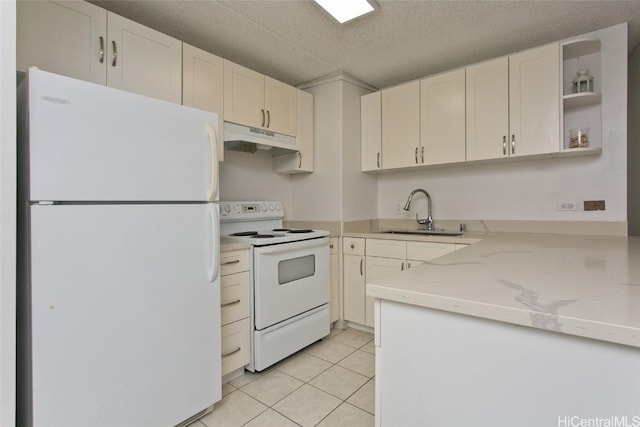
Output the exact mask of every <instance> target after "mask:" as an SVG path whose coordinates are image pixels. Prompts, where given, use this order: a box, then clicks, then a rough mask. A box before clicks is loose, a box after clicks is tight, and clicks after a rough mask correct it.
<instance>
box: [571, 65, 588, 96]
mask: <svg viewBox="0 0 640 427" xmlns="http://www.w3.org/2000/svg"><path fill="white" fill-rule="evenodd" d="M583 92H593V77H591V76H590V75H589V70H586V69H583V70H578V72H577V74H576V77H575V78H574V79H573V93H583Z"/></svg>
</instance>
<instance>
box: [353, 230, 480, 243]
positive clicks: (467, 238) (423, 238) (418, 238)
mask: <svg viewBox="0 0 640 427" xmlns="http://www.w3.org/2000/svg"><path fill="white" fill-rule="evenodd" d="M486 236H487V233H465V234H464V235H462V236H427V235H420V234H403V233H383V232H376V231H371V232H368V233H344V234H343V235H342V237H359V238H364V239H383V240H409V241H414V242H434V243H460V244H463V245H471V244H473V243H477V242H480V241H481V240H482V239H483V238H485V237H486Z"/></svg>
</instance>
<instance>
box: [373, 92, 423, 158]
mask: <svg viewBox="0 0 640 427" xmlns="http://www.w3.org/2000/svg"><path fill="white" fill-rule="evenodd" d="M419 146H420V82H419V81H413V82H409V83H405V84H402V85H399V86H395V87H392V88H390V89H384V90H383V91H382V164H383V165H384V168H385V169H394V168H403V167H408V166H417V165H418V164H420V152H419V151H420V147H419Z"/></svg>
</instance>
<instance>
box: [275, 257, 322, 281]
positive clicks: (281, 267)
mask: <svg viewBox="0 0 640 427" xmlns="http://www.w3.org/2000/svg"><path fill="white" fill-rule="evenodd" d="M314 274H316V256H315V255H307V256H302V257H299V258H291V259H286V260H284V261H280V262H279V263H278V283H279V284H281V285H284V284H285V283H289V282H293V281H296V280H300V279H304V278H305V277H311V276H313V275H314Z"/></svg>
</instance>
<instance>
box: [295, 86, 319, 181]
mask: <svg viewBox="0 0 640 427" xmlns="http://www.w3.org/2000/svg"><path fill="white" fill-rule="evenodd" d="M296 92H297V96H298V102H297V104H298V114H297V116H298V127H297V129H296V130H297V138H296V139H297V142H298V147H299V148H300V162H299V166H298V169H299V170H300V172H313V162H314V157H313V154H314V153H313V151H314V143H315V141H314V134H313V132H314V124H313V123H314V119H313V114H314V107H313V95H312V94H310V93H308V92H305V91H303V90H296Z"/></svg>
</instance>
